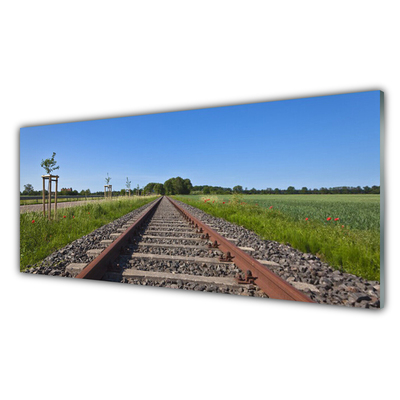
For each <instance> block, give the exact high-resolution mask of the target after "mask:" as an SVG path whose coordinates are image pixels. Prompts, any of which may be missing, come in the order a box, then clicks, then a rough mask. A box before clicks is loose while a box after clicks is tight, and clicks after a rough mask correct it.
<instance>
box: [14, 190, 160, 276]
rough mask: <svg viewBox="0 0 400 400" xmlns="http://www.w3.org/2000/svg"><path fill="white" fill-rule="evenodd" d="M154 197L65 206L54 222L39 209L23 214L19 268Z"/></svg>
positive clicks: (33, 262)
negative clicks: (38, 210)
mask: <svg viewBox="0 0 400 400" xmlns="http://www.w3.org/2000/svg"><path fill="white" fill-rule="evenodd" d="M155 198H156V197H146V198H137V197H136V198H133V199H118V200H112V201H104V202H96V203H93V204H86V205H83V206H76V207H69V208H63V209H59V210H57V218H56V219H55V220H51V221H49V220H48V219H47V218H45V217H43V214H42V213H39V212H27V213H24V214H20V270H21V271H22V270H24V269H25V268H26V267H27V266H28V265H32V264H35V263H37V262H39V261H41V260H42V259H44V258H45V257H47V256H48V255H50V254H51V253H53V252H54V251H56V250H58V249H60V248H62V247H64V246H66V245H67V244H68V243H71V242H72V241H74V240H76V239H78V238H80V237H82V236H84V235H87V234H88V233H90V232H92V231H93V230H95V229H97V228H100V227H101V226H103V225H105V224H108V223H109V222H111V221H114V220H115V219H117V218H120V217H122V216H123V215H125V214H128V213H129V212H131V211H133V210H135V209H137V208H139V207H141V206H143V205H145V204H147V203H149V202H151V201H152V200H154V199H155Z"/></svg>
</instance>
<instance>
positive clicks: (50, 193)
mask: <svg viewBox="0 0 400 400" xmlns="http://www.w3.org/2000/svg"><path fill="white" fill-rule="evenodd" d="M48 210H49V219H51V176H50V177H49V208H48Z"/></svg>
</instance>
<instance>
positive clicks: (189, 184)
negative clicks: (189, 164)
mask: <svg viewBox="0 0 400 400" xmlns="http://www.w3.org/2000/svg"><path fill="white" fill-rule="evenodd" d="M183 184H184V186H185V191H186V194H190V192H191V191H192V188H193V185H192V182H190V179H187V178H186V179H184V180H183Z"/></svg>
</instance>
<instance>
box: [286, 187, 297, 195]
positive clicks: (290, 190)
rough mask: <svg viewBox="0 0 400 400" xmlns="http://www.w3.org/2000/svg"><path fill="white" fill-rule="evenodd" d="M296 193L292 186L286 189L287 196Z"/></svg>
mask: <svg viewBox="0 0 400 400" xmlns="http://www.w3.org/2000/svg"><path fill="white" fill-rule="evenodd" d="M295 192H296V189H295V188H294V186H289V187H288V188H287V189H286V193H287V194H294V193H295Z"/></svg>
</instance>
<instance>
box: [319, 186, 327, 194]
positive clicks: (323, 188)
mask: <svg viewBox="0 0 400 400" xmlns="http://www.w3.org/2000/svg"><path fill="white" fill-rule="evenodd" d="M319 193H321V194H328V193H329V190H328V189H327V188H326V187H322V188H321V189H320V190H319Z"/></svg>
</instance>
